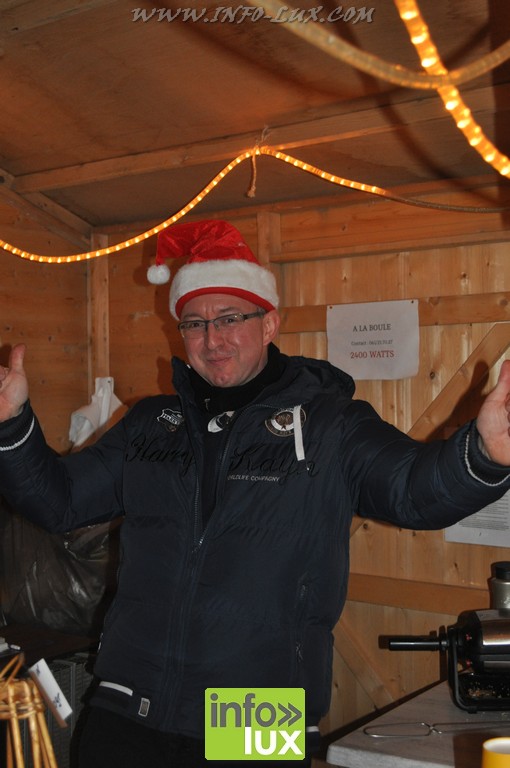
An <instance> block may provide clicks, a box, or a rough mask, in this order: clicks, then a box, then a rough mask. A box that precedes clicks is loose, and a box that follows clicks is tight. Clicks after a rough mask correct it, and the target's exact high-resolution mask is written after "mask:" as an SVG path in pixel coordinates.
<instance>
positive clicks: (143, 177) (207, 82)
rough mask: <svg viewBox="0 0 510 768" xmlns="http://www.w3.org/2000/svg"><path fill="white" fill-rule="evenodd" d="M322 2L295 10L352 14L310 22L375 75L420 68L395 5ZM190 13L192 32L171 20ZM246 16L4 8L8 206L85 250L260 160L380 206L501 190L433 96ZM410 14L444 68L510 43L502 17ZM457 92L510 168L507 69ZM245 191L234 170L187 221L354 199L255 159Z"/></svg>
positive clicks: (80, 5)
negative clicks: (73, 234) (251, 155)
mask: <svg viewBox="0 0 510 768" xmlns="http://www.w3.org/2000/svg"><path fill="white" fill-rule="evenodd" d="M323 1H324V0H323ZM325 2H326V4H325V5H324V6H319V4H317V5H313V3H311V2H309V1H308V0H307V2H306V3H301V4H300V6H299V8H300V9H303V10H304V9H308V10H311V13H310V14H309V15H310V16H313V15H314V14H316V15H318V16H320V17H321V18H323V19H324V18H326V19H327V18H328V16H329V17H330V18H332V17H333V18H337V17H338V16H340V15H341V13H342V12H344V13H345V12H346V11H347V10H348V9H352V8H354V9H356V10H357V11H358V13H357V14H356V17H354V18H355V19H356V18H357V19H358V21H357V22H356V23H354V19H351V20H350V21H349V22H347V21H345V19H344V20H342V19H338V20H337V21H331V22H328V21H325V22H315V23H316V24H318V23H322V24H323V25H327V28H328V31H330V33H331V34H332V35H336V36H340V37H341V38H343V39H344V40H347V41H348V42H350V43H351V44H353V45H355V46H357V47H359V48H361V49H362V50H364V51H367V52H370V53H372V54H374V55H376V56H378V57H380V58H382V59H384V60H386V61H389V62H393V63H396V64H400V65H402V66H405V67H408V68H411V69H414V70H417V71H418V70H419V69H420V66H419V62H418V59H417V56H416V53H415V51H414V48H413V46H412V45H411V43H410V41H409V38H408V35H407V32H406V30H405V27H404V25H403V24H402V22H401V21H400V19H399V16H398V14H397V11H396V8H395V6H394V4H393V2H392V0H372V2H368V3H363V4H361V3H348V4H344V5H343V6H339V5H335V4H334V3H333V2H330V0H325ZM282 5H283V3H282ZM185 6H186V7H187V8H189V9H195V11H196V12H197V13H198V14H199V15H200V19H199V20H197V21H190V20H188V21H184V13H185V10H183V9H184V8H185ZM296 7H297V6H296ZM246 8H248V9H250V8H251V9H252V11H251V13H255V10H256V12H257V15H259V14H260V13H261V7H260V6H257V5H256V4H254V5H250V6H248V5H241V4H238V3H237V2H236V3H235V4H232V5H230V6H225V5H220V4H219V3H207V4H203V5H202V4H201V3H200V0H187V2H186V3H184V2H180V3H179V2H173V1H172V2H168V3H167V4H166V5H165V7H164V8H163V9H159V8H156V7H155V6H154V4H153V3H147V2H140V0H129V2H128V1H126V0H82V1H81V2H80V1H79V0H0V11H1V40H0V54H1V64H0V92H1V93H2V111H1V119H0V167H1V169H2V171H3V173H2V177H3V184H2V186H1V187H0V194H1V195H2V196H3V199H4V200H5V201H7V202H8V203H9V204H11V205H17V206H19V207H20V208H23V207H25V208H26V207H31V206H32V207H34V206H35V208H37V209H39V210H41V209H42V210H43V211H45V212H46V213H48V214H49V215H51V216H52V217H54V218H55V219H56V220H61V221H64V222H66V224H67V225H69V226H71V227H72V228H74V229H76V231H77V232H78V233H80V235H81V236H83V235H84V234H86V233H87V231H88V230H90V229H91V228H96V229H97V228H99V229H100V228H101V227H107V226H109V225H115V224H119V223H120V224H122V223H135V222H141V221H158V220H163V219H166V218H167V217H169V216H170V215H172V214H173V213H175V212H176V211H178V210H180V209H181V208H182V207H183V206H184V205H185V204H186V203H187V202H188V201H189V200H190V199H192V198H193V197H194V196H195V195H196V194H197V193H198V192H199V191H200V189H202V188H203V187H204V186H205V185H206V184H207V183H208V182H209V181H210V179H211V178H213V177H214V176H215V175H216V174H217V173H218V171H219V170H220V169H222V168H223V167H224V166H225V165H226V164H227V163H228V162H230V161H231V160H232V159H233V158H235V157H236V156H237V155H238V154H239V153H240V152H242V151H244V150H246V149H250V148H252V147H253V146H255V145H256V144H257V143H263V144H266V145H268V146H270V147H274V148H283V149H285V150H286V151H287V152H288V153H289V154H291V155H293V156H295V157H297V158H299V159H301V160H304V161H306V162H310V163H312V164H314V165H315V166H318V167H319V168H322V169H324V170H326V171H328V172H330V173H334V174H337V175H339V176H346V177H348V178H352V179H355V180H358V181H363V182H366V183H368V184H375V185H378V186H381V187H387V188H390V189H401V188H402V187H405V186H406V185H407V186H408V185H419V184H422V183H425V182H434V181H437V180H450V181H451V184H452V186H453V187H455V189H459V188H462V186H463V184H466V183H467V182H466V181H465V180H466V179H470V178H472V177H481V176H483V177H485V176H487V177H490V178H492V180H497V182H498V184H500V185H503V186H504V185H506V186H507V187H508V181H505V180H503V179H502V178H501V177H500V176H498V174H496V172H495V171H493V170H492V169H491V168H490V167H489V166H487V165H486V164H485V163H484V162H483V161H482V160H481V158H480V157H479V156H478V154H477V153H476V152H475V151H474V150H473V149H472V148H471V147H470V146H469V145H468V144H467V142H466V140H465V139H464V137H463V136H462V135H461V134H460V132H459V131H458V129H457V128H456V126H455V125H454V123H453V121H452V119H451V117H450V116H449V115H447V114H446V112H445V110H444V108H443V105H442V103H441V101H440V99H439V97H438V96H437V94H436V93H435V92H434V91H432V92H431V91H424V90H411V89H404V88H400V87H398V86H395V85H392V84H390V83H387V82H385V81H384V80H382V79H378V78H376V77H372V76H369V75H367V74H364V73H362V72H360V71H358V70H357V69H354V68H353V67H351V66H348V65H346V64H344V63H342V62H341V61H340V60H338V59H337V58H335V57H333V56H331V55H330V54H329V53H326V52H323V51H321V50H319V49H317V48H316V47H315V46H313V45H312V44H310V42H308V41H305V40H303V39H301V38H300V37H297V36H296V35H295V34H293V33H292V32H291V31H289V28H288V26H289V25H287V24H283V23H278V22H275V21H272V20H271V19H269V18H266V19H264V18H259V19H257V20H254V19H253V17H249V16H248V17H246V18H244V20H241V14H242V13H243V10H244V9H246ZM319 8H320V9H321V10H316V9H319ZM340 8H342V11H340V10H339V9H340ZM420 8H421V9H422V12H423V14H424V16H425V19H426V21H427V23H428V25H429V29H430V32H431V34H432V37H433V39H434V41H435V43H436V45H437V47H438V49H439V51H440V53H441V56H442V59H443V61H444V62H445V64H446V65H447V66H448V67H449V68H459V67H461V66H463V65H465V64H467V63H470V62H472V61H474V60H476V59H478V58H479V57H481V56H483V55H484V54H485V53H487V52H489V51H491V50H493V49H494V48H496V47H497V46H498V45H500V44H501V43H502V42H504V41H505V40H506V39H507V38H509V37H510V3H508V0H420ZM179 9H181V10H179ZM225 9H226V10H225ZM363 9H364V11H363ZM234 11H235V16H234V20H233V21H232V20H230V21H229V20H228V18H229V16H230V17H231V16H232V13H233V12H234ZM171 12H172V13H173V14H175V18H174V19H173V20H172V21H170V20H169V15H170V13H171ZM331 14H332V15H333V16H331ZM363 14H365V18H363ZM306 23H309V24H313V23H314V22H313V21H311V20H310V21H308V22H306ZM461 91H462V93H463V95H464V97H465V99H466V102H467V103H468V105H469V107H470V108H471V109H472V111H473V114H474V116H475V118H476V120H477V121H478V122H479V123H480V125H481V126H482V127H483V129H484V131H485V132H486V134H487V135H488V136H489V138H491V139H492V140H493V141H494V142H495V143H496V145H497V146H498V147H499V149H500V150H502V151H503V152H506V153H508V152H509V151H510V67H509V66H508V65H507V64H504V65H502V66H500V67H499V68H498V69H496V70H495V71H493V72H491V73H489V74H487V75H484V76H483V77H481V78H479V79H477V80H475V81H472V82H469V83H466V84H465V85H463V86H461ZM251 174H252V168H251V164H250V162H249V161H245V162H243V163H241V164H240V165H239V166H238V167H237V168H236V169H235V170H234V171H232V172H231V173H230V174H229V175H228V176H227V177H226V178H225V180H224V181H222V182H221V183H220V184H219V185H218V186H217V187H216V188H215V189H214V191H213V192H211V193H210V194H209V195H208V196H207V197H206V198H205V199H204V200H203V201H202V202H201V203H200V204H199V207H197V208H196V210H195V212H201V213H204V214H207V213H208V212H213V211H217V210H224V209H229V208H236V209H238V208H242V207H247V208H248V207H249V206H254V205H257V206H259V205H261V204H273V203H277V202H281V201H292V200H296V199H300V198H310V197H317V198H320V197H321V196H328V197H331V196H332V195H338V196H339V199H341V196H342V195H346V194H351V195H352V192H350V191H346V190H343V189H342V188H340V187H337V186H334V185H331V184H330V183H328V182H326V181H324V180H321V179H318V178H316V177H315V176H312V175H310V174H308V173H304V172H302V171H300V170H297V169H295V168H292V167H290V166H288V165H286V164H285V163H282V162H281V161H278V160H276V159H275V158H273V157H261V158H259V160H258V162H257V184H256V194H255V196H254V197H248V196H247V194H246V193H247V190H248V188H249V186H250V182H251ZM359 194H362V193H359ZM0 199H1V198H0ZM0 237H1V233H0Z"/></svg>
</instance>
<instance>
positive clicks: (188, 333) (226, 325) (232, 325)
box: [177, 309, 266, 339]
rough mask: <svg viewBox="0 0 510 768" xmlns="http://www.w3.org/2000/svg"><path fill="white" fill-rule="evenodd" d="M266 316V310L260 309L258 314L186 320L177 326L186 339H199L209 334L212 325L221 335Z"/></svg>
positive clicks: (238, 314) (238, 313) (237, 314)
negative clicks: (208, 327)
mask: <svg viewBox="0 0 510 768" xmlns="http://www.w3.org/2000/svg"><path fill="white" fill-rule="evenodd" d="M265 314H266V312H265V310H263V309H258V310H257V311H256V312H249V313H248V314H247V315H243V313H242V312H236V313H235V314H233V315H221V316H220V317H215V318H214V319H213V320H184V322H182V323H179V325H178V326H177V327H178V329H179V330H180V332H181V334H182V337H183V338H184V339H198V338H199V337H201V336H205V334H206V333H207V326H208V325H209V324H210V323H212V325H214V327H215V329H216V330H217V331H219V332H220V333H228V331H233V330H235V329H236V328H239V326H241V325H242V324H243V323H244V321H245V320H251V318H252V317H263V316H264V315H265Z"/></svg>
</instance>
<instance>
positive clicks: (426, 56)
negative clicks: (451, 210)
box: [395, 0, 510, 176]
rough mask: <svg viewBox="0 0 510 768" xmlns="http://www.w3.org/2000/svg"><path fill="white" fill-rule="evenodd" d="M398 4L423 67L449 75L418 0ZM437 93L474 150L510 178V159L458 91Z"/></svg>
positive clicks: (448, 88)
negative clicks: (492, 140) (485, 132)
mask: <svg viewBox="0 0 510 768" xmlns="http://www.w3.org/2000/svg"><path fill="white" fill-rule="evenodd" d="M395 5H396V6H397V9H398V12H399V14H400V18H401V19H402V21H403V22H404V24H405V25H406V28H407V32H408V34H409V37H410V38H411V42H412V43H413V45H414V47H415V49H416V52H417V54H418V56H419V57H420V62H421V65H422V67H423V68H424V69H425V70H426V71H427V72H428V73H431V74H433V75H447V74H448V70H447V69H446V67H445V66H444V64H443V62H442V61H441V57H440V55H439V52H438V50H437V48H436V46H435V45H434V42H433V40H432V38H431V36H430V32H429V29H428V26H427V24H426V23H425V21H424V19H423V17H422V15H421V12H420V9H419V7H418V4H417V3H416V2H415V0H395ZM437 92H438V94H439V96H440V97H441V99H442V101H443V104H444V105H445V108H446V109H447V110H448V112H449V113H450V114H451V116H452V118H453V119H454V121H455V124H456V126H457V128H458V129H459V130H460V131H461V132H462V134H463V135H464V136H465V138H466V140H467V141H468V142H469V144H470V145H471V146H472V147H473V149H475V150H476V152H478V154H479V155H481V157H482V158H483V159H484V160H485V162H486V163H488V164H489V165H491V166H492V167H493V168H494V169H495V170H496V171H498V173H500V174H501V175H502V176H510V159H509V158H508V157H507V156H506V155H504V154H503V153H502V152H500V151H499V150H498V149H497V148H496V147H495V146H494V144H493V143H492V142H491V141H490V140H489V139H488V138H487V137H486V136H485V134H484V132H483V130H482V128H481V127H480V126H479V125H478V123H477V122H476V121H475V119H474V118H473V115H472V113H471V110H470V109H469V107H467V105H466V104H465V102H464V100H463V99H462V96H461V95H460V93H459V91H458V90H457V88H456V87H455V86H453V85H450V84H447V85H443V86H441V87H440V88H438V89H437Z"/></svg>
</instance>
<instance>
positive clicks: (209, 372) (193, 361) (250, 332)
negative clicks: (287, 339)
mask: <svg viewBox="0 0 510 768" xmlns="http://www.w3.org/2000/svg"><path fill="white" fill-rule="evenodd" d="M259 309H260V307H257V306H256V305H255V304H252V303H251V302H250V301H246V300H245V299H241V298H238V297H237V296H229V295H228V294H221V293H213V294H206V295H204V296H196V297H195V298H193V299H191V300H190V301H188V302H187V303H186V304H185V305H184V308H183V311H182V315H181V321H184V320H213V319H214V318H216V317H221V316H222V315H232V314H236V313H242V314H243V315H246V314H249V313H251V312H256V311H257V310H259ZM279 324H280V320H279V316H278V313H277V312H276V311H275V310H273V311H272V312H268V313H267V314H265V315H263V316H262V317H253V318H250V319H249V320H246V321H245V322H244V323H241V324H240V325H236V326H234V327H233V328H228V329H227V330H220V331H217V330H216V328H215V327H214V325H213V324H212V323H210V324H209V325H208V326H207V330H206V331H205V333H204V334H203V335H201V336H199V337H198V338H192V339H186V338H185V339H184V345H185V347H186V352H187V355H188V360H189V363H190V365H191V367H192V368H194V370H195V371H196V372H197V373H198V374H199V375H200V376H202V378H204V379H205V380H206V381H208V382H209V383H210V384H212V385H213V386H215V387H235V386H238V385H240V384H245V383H246V382H247V381H250V380H251V379H253V378H254V377H255V376H256V375H257V374H258V373H260V371H261V370H262V369H263V368H264V366H265V365H266V362H267V348H268V345H269V343H270V342H271V341H272V340H273V339H274V338H275V336H276V334H277V332H278V328H279Z"/></svg>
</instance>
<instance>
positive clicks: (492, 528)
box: [444, 491, 510, 547]
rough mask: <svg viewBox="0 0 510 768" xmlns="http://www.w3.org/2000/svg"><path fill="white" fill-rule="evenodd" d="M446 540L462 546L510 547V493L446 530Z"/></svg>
mask: <svg viewBox="0 0 510 768" xmlns="http://www.w3.org/2000/svg"><path fill="white" fill-rule="evenodd" d="M444 538H445V541H456V542H458V543H460V544H486V545H487V546H488V547H510V491H509V492H507V493H505V495H504V496H502V497H501V498H500V499H498V500H497V501H494V502H493V503H492V504H489V505H488V506H487V507H484V508H483V509H481V510H480V511H479V512H475V514H474V515H470V516H469V517H466V518H464V520H461V521H460V523H455V525H451V526H450V527H449V528H447V529H446V530H445V532H444Z"/></svg>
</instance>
